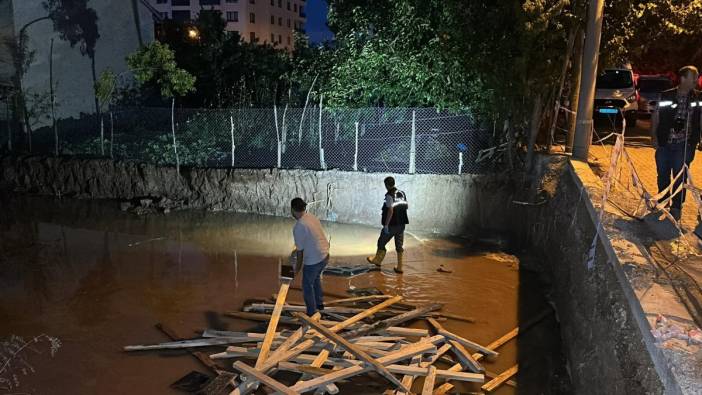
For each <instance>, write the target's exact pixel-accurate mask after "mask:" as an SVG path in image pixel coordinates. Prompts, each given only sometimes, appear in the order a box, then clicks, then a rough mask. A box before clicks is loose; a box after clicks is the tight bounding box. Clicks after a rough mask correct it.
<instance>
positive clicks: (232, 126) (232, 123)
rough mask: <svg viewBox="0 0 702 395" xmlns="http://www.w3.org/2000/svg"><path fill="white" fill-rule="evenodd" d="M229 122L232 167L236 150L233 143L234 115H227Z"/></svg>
mask: <svg viewBox="0 0 702 395" xmlns="http://www.w3.org/2000/svg"><path fill="white" fill-rule="evenodd" d="M229 124H230V125H231V128H230V131H231V135H232V167H234V150H236V145H234V116H232V115H230V116H229Z"/></svg>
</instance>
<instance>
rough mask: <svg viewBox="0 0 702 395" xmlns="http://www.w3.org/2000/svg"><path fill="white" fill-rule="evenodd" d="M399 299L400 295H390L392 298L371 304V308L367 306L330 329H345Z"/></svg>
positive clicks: (333, 330)
mask: <svg viewBox="0 0 702 395" xmlns="http://www.w3.org/2000/svg"><path fill="white" fill-rule="evenodd" d="M401 300H402V296H394V297H392V298H390V299H388V300H386V301H384V302H382V303H379V304H377V305H375V306H373V307H371V308H368V309H366V310H364V311H362V312H360V313H358V314H356V315H354V316H353V317H351V318H349V319H348V320H346V321H343V322H341V323H338V324H336V325H334V326H332V327H331V328H330V330H331V331H332V332H338V331H340V330H342V329H346V328H348V327H349V326H351V325H353V324H355V323H357V322H359V321H361V320H362V319H364V318H367V317H370V316H372V315H373V314H375V313H377V312H379V311H380V310H383V309H385V308H387V307H389V306H392V305H393V304H395V303H397V302H399V301H401ZM354 337H356V336H354Z"/></svg>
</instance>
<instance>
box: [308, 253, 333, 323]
mask: <svg viewBox="0 0 702 395" xmlns="http://www.w3.org/2000/svg"><path fill="white" fill-rule="evenodd" d="M327 263H329V257H326V258H325V259H324V260H323V261H322V262H319V263H317V264H315V265H304V266H303V267H302V296H303V298H304V299H305V307H306V308H307V315H309V316H311V315H312V314H314V313H315V312H316V311H317V310H323V309H324V302H323V301H322V298H323V296H324V293H323V292H322V280H321V279H320V278H319V277H320V276H321V275H322V272H323V271H324V268H325V267H327Z"/></svg>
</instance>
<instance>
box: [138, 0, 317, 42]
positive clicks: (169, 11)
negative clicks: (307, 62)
mask: <svg viewBox="0 0 702 395" xmlns="http://www.w3.org/2000/svg"><path fill="white" fill-rule="evenodd" d="M149 1H150V3H151V5H152V6H153V7H154V8H155V9H156V10H157V11H158V12H159V13H161V16H162V17H163V18H166V19H173V20H176V21H183V22H186V21H190V20H194V19H196V18H197V15H198V13H200V11H202V10H218V11H220V12H221V13H222V17H223V18H224V19H225V20H226V21H227V27H226V29H227V30H229V31H235V32H237V33H239V35H240V36H241V37H242V38H243V39H244V40H246V41H249V42H259V43H262V44H263V43H265V44H273V45H275V46H277V47H279V48H284V49H286V50H292V48H293V45H294V39H293V33H294V32H295V31H296V30H298V31H302V30H303V29H304V26H305V19H306V15H305V5H306V4H305V3H306V1H305V0H149Z"/></svg>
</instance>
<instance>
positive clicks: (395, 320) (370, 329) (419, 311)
mask: <svg viewBox="0 0 702 395" xmlns="http://www.w3.org/2000/svg"><path fill="white" fill-rule="evenodd" d="M442 306H443V305H441V304H430V305H425V306H420V307H418V308H416V309H414V310H412V311H408V312H406V313H403V314H400V315H398V316H395V317H391V318H388V319H385V320H382V321H378V322H376V323H375V324H372V325H364V326H362V327H361V328H359V329H355V330H352V331H349V332H347V333H345V334H344V337H345V338H351V337H357V336H363V335H369V334H371V333H375V332H378V331H381V330H384V329H387V328H389V327H392V326H397V325H400V324H402V323H405V322H408V321H412V320H414V319H417V318H419V317H421V316H423V315H424V314H426V313H429V312H431V311H436V310H440V309H441V307H442Z"/></svg>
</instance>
